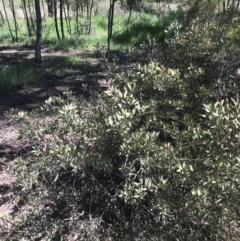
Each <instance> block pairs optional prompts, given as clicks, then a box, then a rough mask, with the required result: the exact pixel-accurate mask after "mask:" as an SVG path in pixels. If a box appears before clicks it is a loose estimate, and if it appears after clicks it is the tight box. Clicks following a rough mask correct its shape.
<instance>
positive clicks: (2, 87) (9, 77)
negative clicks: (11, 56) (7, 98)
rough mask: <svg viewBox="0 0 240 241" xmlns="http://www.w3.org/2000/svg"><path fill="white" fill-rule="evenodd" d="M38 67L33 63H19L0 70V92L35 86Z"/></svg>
mask: <svg viewBox="0 0 240 241" xmlns="http://www.w3.org/2000/svg"><path fill="white" fill-rule="evenodd" d="M35 71H36V66H35V64H34V63H32V62H31V61H25V62H22V63H19V64H18V65H16V66H13V67H4V68H2V69H1V70H0V92H9V91H11V90H14V89H17V88H20V87H23V86H27V85H29V84H33V83H34V82H35V80H36V72H35Z"/></svg>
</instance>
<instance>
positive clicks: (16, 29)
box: [9, 0, 18, 42]
mask: <svg viewBox="0 0 240 241" xmlns="http://www.w3.org/2000/svg"><path fill="white" fill-rule="evenodd" d="M9 6H10V9H11V11H12V15H13V21H14V27H15V40H16V41H17V42H18V25H17V18H16V12H15V6H14V1H13V0H10V1H9Z"/></svg>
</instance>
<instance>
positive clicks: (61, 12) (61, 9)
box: [60, 0, 65, 39]
mask: <svg viewBox="0 0 240 241" xmlns="http://www.w3.org/2000/svg"><path fill="white" fill-rule="evenodd" d="M60 25H61V33H62V39H64V38H65V36H64V26H63V0H60Z"/></svg>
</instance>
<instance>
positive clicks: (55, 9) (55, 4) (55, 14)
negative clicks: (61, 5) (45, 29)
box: [53, 0, 60, 39]
mask: <svg viewBox="0 0 240 241" xmlns="http://www.w3.org/2000/svg"><path fill="white" fill-rule="evenodd" d="M53 5H54V21H55V28H56V33H57V37H58V39H60V34H59V30H58V22H57V3H56V0H53Z"/></svg>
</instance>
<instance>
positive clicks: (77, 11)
mask: <svg viewBox="0 0 240 241" xmlns="http://www.w3.org/2000/svg"><path fill="white" fill-rule="evenodd" d="M78 13H79V0H77V9H76V29H77V34H79V26H78V17H79V15H78Z"/></svg>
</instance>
